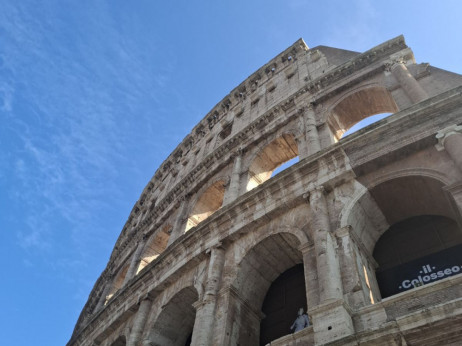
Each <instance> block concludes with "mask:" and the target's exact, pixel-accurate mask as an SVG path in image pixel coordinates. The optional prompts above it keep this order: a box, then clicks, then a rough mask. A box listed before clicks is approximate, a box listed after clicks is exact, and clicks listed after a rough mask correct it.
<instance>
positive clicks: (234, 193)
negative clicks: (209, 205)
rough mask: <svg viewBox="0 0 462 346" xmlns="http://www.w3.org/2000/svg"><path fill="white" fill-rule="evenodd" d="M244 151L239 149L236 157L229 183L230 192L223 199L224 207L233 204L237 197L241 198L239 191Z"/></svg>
mask: <svg viewBox="0 0 462 346" xmlns="http://www.w3.org/2000/svg"><path fill="white" fill-rule="evenodd" d="M243 154H244V151H243V150H242V149H239V150H237V151H236V153H235V156H234V164H233V172H232V174H231V180H230V183H229V187H228V190H227V191H226V193H225V197H224V198H223V206H225V205H227V204H229V203H231V202H232V201H234V200H235V199H236V198H237V197H239V191H240V187H241V169H242V168H241V167H242V156H243Z"/></svg>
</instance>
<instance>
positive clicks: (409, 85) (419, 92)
mask: <svg viewBox="0 0 462 346" xmlns="http://www.w3.org/2000/svg"><path fill="white" fill-rule="evenodd" d="M390 71H391V73H392V74H393V76H395V78H396V79H397V80H398V82H399V84H400V85H401V86H402V88H403V90H404V91H405V92H406V94H407V95H408V96H409V98H410V99H411V101H412V102H413V103H418V102H420V101H423V100H425V99H426V98H428V95H427V93H426V92H425V90H423V88H422V87H421V86H420V84H419V82H417V80H416V79H415V78H414V77H413V76H412V74H411V73H410V72H409V70H408V69H407V67H406V65H405V64H404V61H401V60H397V61H394V62H393V63H392V64H391V66H390Z"/></svg>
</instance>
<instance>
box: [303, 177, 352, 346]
mask: <svg viewBox="0 0 462 346" xmlns="http://www.w3.org/2000/svg"><path fill="white" fill-rule="evenodd" d="M309 202H310V207H311V211H312V213H311V215H312V220H311V226H312V238H313V243H314V250H315V255H316V272H317V278H318V291H319V304H318V305H317V306H309V308H308V312H309V315H311V317H312V319H313V330H314V333H315V334H314V340H315V345H324V344H327V343H330V342H332V341H334V340H338V339H341V338H343V337H346V336H349V335H352V334H354V327H353V321H352V319H351V314H352V312H351V310H350V308H349V306H348V305H347V304H346V303H345V301H344V300H343V287H342V279H341V273H340V266H339V260H338V258H337V254H336V251H335V245H334V242H335V239H334V237H333V235H332V233H331V231H330V221H329V212H328V209H327V201H326V197H325V195H324V187H323V186H318V187H315V188H314V189H312V190H311V191H310V192H309Z"/></svg>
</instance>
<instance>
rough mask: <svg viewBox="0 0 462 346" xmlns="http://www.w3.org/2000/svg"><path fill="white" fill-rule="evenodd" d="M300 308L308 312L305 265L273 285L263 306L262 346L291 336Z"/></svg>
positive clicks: (281, 277) (289, 270) (289, 271)
mask: <svg viewBox="0 0 462 346" xmlns="http://www.w3.org/2000/svg"><path fill="white" fill-rule="evenodd" d="M300 308H303V310H304V311H306V310H307V304H306V289H305V275H304V271H303V264H301V263H300V264H297V265H296V266H294V267H292V268H290V269H288V270H286V271H285V272H284V273H282V274H281V275H280V276H279V277H278V278H277V279H276V280H274V281H273V283H272V284H271V286H270V288H269V290H268V292H267V293H266V296H265V300H264V301H263V305H262V312H263V314H264V315H265V317H264V318H263V319H262V321H261V323H260V345H266V344H268V343H270V342H271V341H272V340H275V339H277V338H280V337H282V336H284V335H287V334H290V333H291V330H290V326H291V325H292V323H293V322H294V320H295V319H296V318H297V312H298V310H299V309H300Z"/></svg>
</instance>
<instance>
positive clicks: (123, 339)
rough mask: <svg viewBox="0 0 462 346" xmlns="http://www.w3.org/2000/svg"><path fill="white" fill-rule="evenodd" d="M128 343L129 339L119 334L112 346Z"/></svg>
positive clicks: (121, 345) (122, 345)
mask: <svg viewBox="0 0 462 346" xmlns="http://www.w3.org/2000/svg"><path fill="white" fill-rule="evenodd" d="M126 344H127V340H126V339H125V336H124V335H122V336H119V337H118V338H117V340H116V341H114V342H113V343H112V344H111V346H125V345H126Z"/></svg>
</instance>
